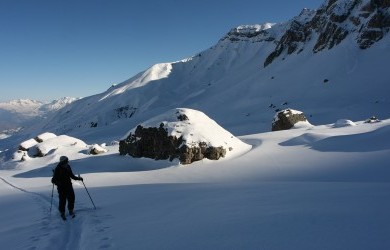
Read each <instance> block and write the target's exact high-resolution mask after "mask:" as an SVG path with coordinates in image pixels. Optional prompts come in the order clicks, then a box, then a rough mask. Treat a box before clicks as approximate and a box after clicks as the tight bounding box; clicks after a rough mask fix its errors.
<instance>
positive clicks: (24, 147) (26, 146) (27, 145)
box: [19, 139, 38, 151]
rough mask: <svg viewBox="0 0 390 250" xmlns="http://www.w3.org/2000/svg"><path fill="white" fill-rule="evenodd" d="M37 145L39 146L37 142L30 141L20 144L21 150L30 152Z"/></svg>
mask: <svg viewBox="0 0 390 250" xmlns="http://www.w3.org/2000/svg"><path fill="white" fill-rule="evenodd" d="M37 144H38V142H37V140H35V139H29V140H27V141H24V142H22V143H20V145H19V150H22V151H27V150H29V149H30V148H32V147H34V146H35V145H37Z"/></svg>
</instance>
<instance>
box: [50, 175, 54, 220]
mask: <svg viewBox="0 0 390 250" xmlns="http://www.w3.org/2000/svg"><path fill="white" fill-rule="evenodd" d="M51 171H52V172H53V177H54V169H52V170H51ZM53 193H54V183H53V188H52V189H51V201H50V215H51V208H52V207H53Z"/></svg>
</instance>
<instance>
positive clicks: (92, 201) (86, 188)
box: [81, 181, 96, 209]
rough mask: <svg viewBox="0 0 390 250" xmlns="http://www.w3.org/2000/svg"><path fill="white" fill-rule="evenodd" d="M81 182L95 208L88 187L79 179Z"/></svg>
mask: <svg viewBox="0 0 390 250" xmlns="http://www.w3.org/2000/svg"><path fill="white" fill-rule="evenodd" d="M81 182H82V183H83V185H84V187H85V190H86V191H87V194H88V196H89V198H90V199H91V202H92V205H93V207H94V208H95V209H96V206H95V203H93V200H92V198H91V195H90V194H89V192H88V189H87V187H86V186H85V184H84V181H81Z"/></svg>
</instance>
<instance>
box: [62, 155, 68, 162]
mask: <svg viewBox="0 0 390 250" xmlns="http://www.w3.org/2000/svg"><path fill="white" fill-rule="evenodd" d="M68 160H69V159H68V157H66V156H61V157H60V162H68Z"/></svg>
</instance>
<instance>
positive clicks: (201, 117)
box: [122, 108, 251, 158]
mask: <svg viewBox="0 0 390 250" xmlns="http://www.w3.org/2000/svg"><path fill="white" fill-rule="evenodd" d="M179 116H185V117H186V118H185V120H182V121H181V120H180V119H178V117H179ZM161 123H162V124H164V128H165V129H167V132H168V136H174V137H176V138H179V137H182V138H183V140H184V143H185V145H187V146H188V147H193V146H198V145H199V143H200V142H205V143H207V146H212V147H223V148H225V149H226V158H229V157H231V156H237V155H239V154H244V153H245V152H246V151H248V150H250V148H251V146H250V145H248V144H245V143H243V142H242V141H240V140H239V139H238V138H237V137H235V136H234V135H232V134H231V133H230V132H228V131H226V130H225V129H224V128H222V127H221V126H220V125H218V124H217V123H216V122H215V121H214V120H212V119H211V118H210V117H208V116H207V115H206V114H204V113H203V112H200V111H197V110H194V109H187V108H177V109H173V110H170V111H167V112H166V113H164V114H161V115H159V116H157V117H154V118H152V119H150V120H148V121H145V122H144V123H141V124H140V125H141V126H142V127H144V128H149V127H155V128H158V127H160V124H161ZM135 130H136V127H135V128H133V129H131V130H130V131H129V132H127V134H126V135H125V136H124V137H123V138H122V139H125V138H127V137H128V136H129V134H130V133H132V134H134V132H135Z"/></svg>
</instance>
